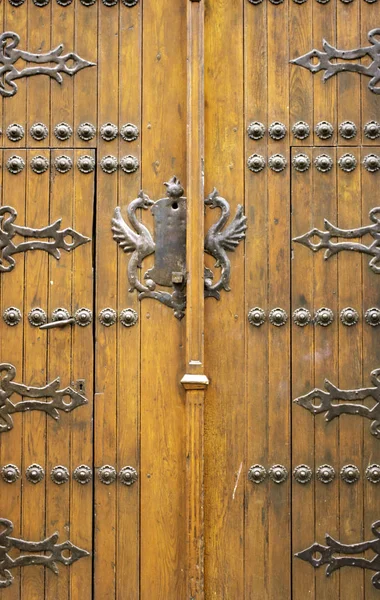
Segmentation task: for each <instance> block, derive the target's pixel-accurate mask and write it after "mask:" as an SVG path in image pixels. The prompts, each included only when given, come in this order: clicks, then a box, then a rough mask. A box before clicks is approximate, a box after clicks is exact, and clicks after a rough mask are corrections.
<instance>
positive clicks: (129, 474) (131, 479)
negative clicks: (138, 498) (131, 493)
mask: <svg viewBox="0 0 380 600" xmlns="http://www.w3.org/2000/svg"><path fill="white" fill-rule="evenodd" d="M137 479H138V475H137V471H136V469H134V468H133V467H123V468H122V469H121V470H120V473H119V481H120V483H122V484H123V485H133V484H134V483H135V482H136V481H137Z"/></svg>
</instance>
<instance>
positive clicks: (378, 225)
mask: <svg viewBox="0 0 380 600" xmlns="http://www.w3.org/2000/svg"><path fill="white" fill-rule="evenodd" d="M369 218H370V219H371V221H372V222H373V225H366V226H365V227H357V228H356V229H340V228H339V227H335V226H334V225H332V224H331V223H330V222H329V221H327V219H325V231H321V230H320V229H316V228H314V229H311V230H310V231H309V232H308V233H305V234H304V235H301V236H299V237H296V238H294V240H293V241H294V242H298V243H299V244H303V245H304V246H306V247H307V248H310V250H312V251H313V252H318V250H322V249H323V248H326V252H325V260H327V259H328V258H330V256H333V255H334V254H338V253H339V252H342V251H344V250H349V251H352V252H362V253H363V254H368V255H369V256H372V257H373V258H371V260H370V261H369V266H370V268H371V269H372V271H373V272H374V273H380V264H378V263H379V261H380V207H379V206H377V207H376V208H373V209H372V210H371V211H370V213H369ZM367 234H369V235H370V236H371V237H372V238H373V240H374V241H373V242H371V243H369V244H368V245H365V244H361V243H358V242H332V241H331V238H334V237H335V238H345V239H353V238H361V237H363V236H365V235H367ZM316 237H317V238H319V239H320V241H319V242H317V243H314V242H313V238H316Z"/></svg>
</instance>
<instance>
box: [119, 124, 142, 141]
mask: <svg viewBox="0 0 380 600" xmlns="http://www.w3.org/2000/svg"><path fill="white" fill-rule="evenodd" d="M120 135H121V137H122V139H123V140H124V141H125V142H134V141H135V140H137V138H138V137H139V130H138V127H136V125H133V123H126V124H125V125H123V126H122V128H121V129H120Z"/></svg>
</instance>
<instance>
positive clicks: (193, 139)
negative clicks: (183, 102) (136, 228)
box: [182, 0, 208, 600]
mask: <svg viewBox="0 0 380 600" xmlns="http://www.w3.org/2000/svg"><path fill="white" fill-rule="evenodd" d="M203 73H204V0H200V1H199V2H194V1H188V2H187V242H186V244H187V248H186V264H187V273H188V275H187V302H186V374H185V375H184V376H183V378H182V384H183V386H184V387H185V389H186V420H187V422H186V436H187V440H186V459H187V463H186V513H187V514H186V517H187V535H188V540H187V541H188V545H187V548H188V552H187V598H188V599H189V600H190V599H191V600H204V514H203V502H204V499H203V495H204V494H203V485H204V396H205V389H206V387H207V385H208V379H207V377H206V375H205V374H204V364H203V363H204V252H203V244H204V204H203V201H204V183H203V152H204V84H203Z"/></svg>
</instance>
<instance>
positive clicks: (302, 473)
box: [293, 465, 313, 484]
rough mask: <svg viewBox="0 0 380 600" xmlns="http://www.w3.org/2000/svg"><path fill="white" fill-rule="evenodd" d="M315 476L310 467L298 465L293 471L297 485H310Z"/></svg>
mask: <svg viewBox="0 0 380 600" xmlns="http://www.w3.org/2000/svg"><path fill="white" fill-rule="evenodd" d="M312 476H313V471H312V470H311V469H310V467H309V466H308V465H298V466H297V467H295V468H294V470H293V477H294V479H295V480H296V481H297V483H302V484H305V483H309V481H311V478H312Z"/></svg>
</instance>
